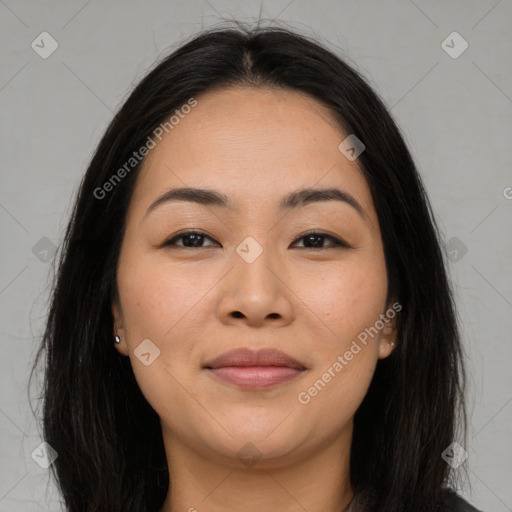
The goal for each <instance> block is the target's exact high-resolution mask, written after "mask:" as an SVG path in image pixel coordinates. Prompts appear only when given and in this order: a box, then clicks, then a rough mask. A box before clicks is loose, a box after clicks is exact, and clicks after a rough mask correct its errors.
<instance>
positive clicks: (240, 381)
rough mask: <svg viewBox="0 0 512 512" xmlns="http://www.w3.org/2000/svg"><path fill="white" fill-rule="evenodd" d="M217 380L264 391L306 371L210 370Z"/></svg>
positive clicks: (278, 368) (262, 368)
mask: <svg viewBox="0 0 512 512" xmlns="http://www.w3.org/2000/svg"><path fill="white" fill-rule="evenodd" d="M208 370H209V371H210V372H211V373H212V374H213V375H215V376H216V377H217V378H219V379H221V380H223V381H225V382H229V383H230V384H235V385H236V386H239V387H241V388H245V389H264V388H269V387H272V386H275V385H277V384H281V383H282V382H285V381H288V380H290V379H293V378H295V377H297V375H300V374H301V373H303V371H304V370H299V369H297V368H289V367H287V366H225V367H223V368H209V369H208Z"/></svg>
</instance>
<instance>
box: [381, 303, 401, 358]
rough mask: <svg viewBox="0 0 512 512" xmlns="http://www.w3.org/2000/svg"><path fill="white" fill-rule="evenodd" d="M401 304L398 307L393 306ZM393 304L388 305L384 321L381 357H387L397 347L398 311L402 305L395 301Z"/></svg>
mask: <svg viewBox="0 0 512 512" xmlns="http://www.w3.org/2000/svg"><path fill="white" fill-rule="evenodd" d="M397 305H398V306H399V308H398V307H397V308H396V309H395V308H394V307H393V306H397ZM393 306H390V307H388V309H387V310H386V313H385V316H386V320H385V321H384V327H383V329H382V332H381V336H380V342H379V359H385V358H386V357H388V356H389V355H391V353H392V352H393V350H395V348H396V344H397V339H398V321H397V316H398V313H397V311H400V310H401V309H402V307H401V306H400V305H399V303H398V302H395V303H394V304H393Z"/></svg>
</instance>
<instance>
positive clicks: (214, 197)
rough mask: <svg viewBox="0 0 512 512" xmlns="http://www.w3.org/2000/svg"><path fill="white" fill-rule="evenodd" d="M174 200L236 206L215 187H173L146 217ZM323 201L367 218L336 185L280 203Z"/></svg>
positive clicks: (291, 195) (288, 207) (300, 193)
mask: <svg viewBox="0 0 512 512" xmlns="http://www.w3.org/2000/svg"><path fill="white" fill-rule="evenodd" d="M174 201H188V202H192V203H197V204H200V205H204V206H216V207H220V208H226V209H229V210H234V209H235V207H234V205H233V203H232V202H231V200H230V199H229V198H228V197H227V196H226V195H225V194H223V193H221V192H218V191H217V190H213V189H205V188H193V187H180V188H173V189H170V190H168V191H167V192H165V193H164V194H162V195H161V196H159V197H157V199H155V201H153V202H152V203H151V205H150V206H149V208H148V209H147V210H146V213H145V214H144V217H146V216H147V215H148V214H149V213H150V212H152V211H153V210H155V209H156V208H157V207H159V206H161V205H162V204H165V203H169V202H174ZM323 201H340V202H342V203H346V204H348V205H350V206H352V208H354V209H355V210H356V211H357V212H358V213H359V215H360V216H361V217H362V218H363V219H366V214H365V211H364V209H363V208H362V206H361V205H360V204H359V203H358V202H357V201H356V200H355V198H354V197H353V196H352V195H350V194H349V193H348V192H345V191H344V190H341V189H339V188H336V187H330V188H304V189H301V190H297V191H295V192H291V193H289V194H287V195H286V196H284V197H283V198H282V199H281V201H280V203H279V209H280V210H291V209H293V208H297V207H300V206H306V205H308V204H311V203H317V202H323Z"/></svg>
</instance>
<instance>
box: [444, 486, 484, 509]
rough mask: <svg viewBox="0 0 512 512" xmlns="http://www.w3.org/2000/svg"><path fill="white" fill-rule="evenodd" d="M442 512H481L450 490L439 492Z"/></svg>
mask: <svg viewBox="0 0 512 512" xmlns="http://www.w3.org/2000/svg"><path fill="white" fill-rule="evenodd" d="M441 499H442V501H441V503H442V507H443V508H442V510H443V511H446V512H482V511H481V510H478V509H476V508H475V507H473V506H472V505H470V504H469V503H468V502H467V501H466V500H464V499H463V498H461V497H460V496H459V495H458V494H457V493H456V492H455V491H453V490H452V489H443V490H442V491H441Z"/></svg>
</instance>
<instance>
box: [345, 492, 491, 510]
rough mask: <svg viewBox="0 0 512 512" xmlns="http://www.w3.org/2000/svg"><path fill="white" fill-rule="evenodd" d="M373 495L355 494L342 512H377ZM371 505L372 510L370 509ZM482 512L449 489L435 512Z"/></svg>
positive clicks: (368, 493) (369, 493) (365, 493)
mask: <svg viewBox="0 0 512 512" xmlns="http://www.w3.org/2000/svg"><path fill="white" fill-rule="evenodd" d="M372 498H373V493H372V492H371V491H369V490H367V491H362V492H360V493H357V494H356V495H355V496H354V498H353V500H352V502H351V503H350V505H349V506H348V508H347V509H346V511H344V512H374V511H375V512H378V511H377V509H376V508H375V506H374V505H373V503H374V501H373V499H372ZM372 505H373V508H372ZM437 511H439V512H482V511H481V510H478V509H476V508H475V507H473V506H472V505H470V504H469V503H468V502H467V501H466V500H464V499H463V498H461V497H460V496H459V495H458V494H457V493H455V492H454V491H452V490H451V489H444V490H443V491H442V503H441V504H439V507H438V508H437V509H436V512H437Z"/></svg>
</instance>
